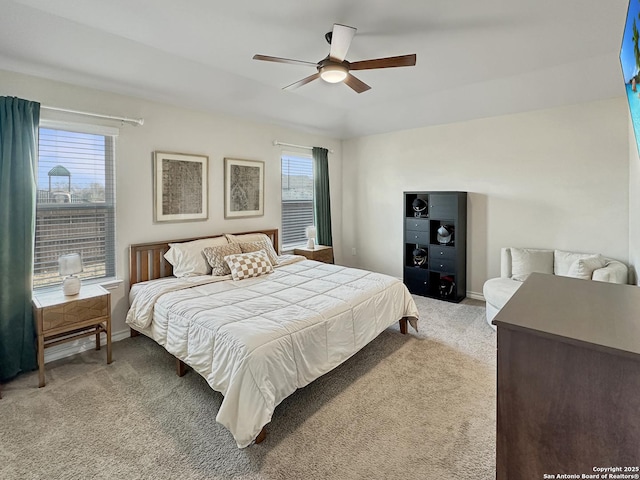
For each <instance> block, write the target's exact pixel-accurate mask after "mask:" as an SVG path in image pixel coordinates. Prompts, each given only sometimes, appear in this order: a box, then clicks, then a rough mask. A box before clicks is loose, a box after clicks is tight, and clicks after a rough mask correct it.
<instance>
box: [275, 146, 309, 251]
mask: <svg viewBox="0 0 640 480" xmlns="http://www.w3.org/2000/svg"><path fill="white" fill-rule="evenodd" d="M309 225H313V159H312V158H311V157H310V156H309V157H307V156H303V155H299V156H298V155H296V156H294V155H283V156H282V229H281V235H282V249H283V250H291V249H292V248H293V247H295V246H300V245H304V244H306V243H307V237H306V235H305V229H306V228H307V227H308V226H309Z"/></svg>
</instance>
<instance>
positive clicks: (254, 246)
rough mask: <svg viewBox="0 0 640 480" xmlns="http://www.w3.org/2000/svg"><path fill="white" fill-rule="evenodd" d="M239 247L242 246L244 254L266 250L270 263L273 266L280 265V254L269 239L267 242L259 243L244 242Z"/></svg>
mask: <svg viewBox="0 0 640 480" xmlns="http://www.w3.org/2000/svg"><path fill="white" fill-rule="evenodd" d="M237 245H240V248H241V249H242V253H250V252H257V251H259V250H264V251H265V252H266V254H267V256H268V257H269V261H270V262H271V265H277V264H278V254H277V253H276V251H275V250H274V249H273V245H271V240H268V239H267V240H259V241H257V242H243V243H238V244H237Z"/></svg>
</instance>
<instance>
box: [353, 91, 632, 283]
mask: <svg viewBox="0 0 640 480" xmlns="http://www.w3.org/2000/svg"><path fill="white" fill-rule="evenodd" d="M626 109H627V107H626V103H625V99H624V98H622V97H621V98H616V99H612V100H606V101H600V102H593V103H586V104H581V105H575V106H569V107H563V108H555V109H549V110H541V111H534V112H528V113H521V114H515V115H507V116H500V117H493V118H486V119H481V120H474V121H469V122H464V123H456V124H450V125H441V126H436V127H428V128H421V129H415V130H405V131H400V132H396V133H389V134H381V135H374V136H369V137H362V138H355V139H351V140H348V141H345V142H344V143H343V158H344V162H343V188H344V192H343V202H344V203H343V217H342V220H343V237H342V247H343V259H344V261H345V262H348V263H349V264H351V265H357V266H361V267H363V268H367V269H371V270H375V271H380V272H384V273H388V274H391V275H394V276H398V277H400V276H401V275H402V248H400V245H401V244H402V225H403V223H402V192H403V191H405V190H461V191H468V192H469V202H468V207H469V208H468V247H467V254H468V267H467V289H468V290H469V291H470V292H471V293H472V294H473V293H476V294H480V293H481V292H482V285H483V283H484V281H485V280H486V279H487V278H491V277H494V276H498V275H499V273H500V248H501V247H504V246H515V247H538V248H558V249H566V250H573V251H582V252H600V253H602V254H604V255H607V256H610V257H613V258H616V259H619V260H622V261H624V262H626V261H628V257H629V225H628V223H629V140H628V135H627V130H628V127H627V122H628V115H627V110H626ZM353 248H356V253H357V255H356V256H352V255H351V254H352V249H353Z"/></svg>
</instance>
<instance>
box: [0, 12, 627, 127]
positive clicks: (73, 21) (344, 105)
mask: <svg viewBox="0 0 640 480" xmlns="http://www.w3.org/2000/svg"><path fill="white" fill-rule="evenodd" d="M627 5H628V0H605V1H603V0H463V1H452V0H396V1H391V0H352V1H345V0H323V1H319V2H303V1H300V0H271V1H269V2H262V1H259V0H232V1H226V2H220V1H211V0H182V1H175V0H109V1H104V0H13V1H9V0H0V12H1V13H0V68H2V69H4V70H10V71H17V72H21V73H26V74H31V75H36V76H41V77H45V78H50V79H53V80H59V81H65V82H69V83H72V84H76V85H81V86H86V87H92V88H98V89H101V90H107V91H111V92H116V93H120V94H125V95H132V96H136V97H141V98H145V99H149V100H154V101H161V102H167V103H171V104H176V105H182V106H186V107H189V108H196V109H199V110H207V111H215V112H223V113H229V114H233V115H237V116H239V117H242V118H247V119H252V120H256V121H261V122H269V123H275V124H279V125H284V126H289V127H293V128H296V129H302V130H307V131H312V132H316V133H321V134H324V135H328V136H332V137H336V138H350V137H354V136H362V135H368V134H373V133H381V132H389V131H395V130H402V129H408V128H415V127H421V126H426V125H434V124H442V123H449V122H455V121H461V120H467V119H472V118H479V117H486V116H492V115H500V114H506V113H513V112H518V111H526V110H532V109H539V108H546V107H553V106H559V105H564V104H571V103H579V102H584V101H590V100H598V99H604V98H611V97H615V96H622V95H624V87H623V82H622V75H621V72H620V66H619V60H618V55H619V50H620V44H621V39H622V31H623V28H624V21H625V16H626V12H627ZM334 23H342V24H345V25H350V26H354V27H356V28H357V29H358V31H357V33H356V36H355V37H354V39H353V42H352V44H351V48H350V50H349V52H348V54H347V59H348V60H349V61H352V62H353V61H358V60H366V59H370V58H379V57H386V56H394V55H404V54H409V53H416V54H417V65H416V66H415V67H404V68H395V69H383V70H368V71H359V72H356V76H358V77H359V78H360V79H361V80H363V81H364V82H366V83H368V84H369V85H370V86H371V87H372V88H371V90H369V91H367V92H364V93H362V94H356V93H355V92H353V91H352V90H351V89H350V88H348V87H347V86H346V85H343V84H334V85H330V84H327V83H325V82H323V81H321V80H316V81H314V82H312V83H310V84H308V85H306V86H303V87H300V88H298V89H295V90H286V91H283V90H282V87H283V86H285V85H288V84H290V83H293V82H294V81H296V80H299V79H302V78H304V77H306V76H308V75H311V74H312V73H315V69H314V68H313V67H306V66H298V65H288V64H278V63H271V62H260V61H255V60H252V56H253V55H254V54H256V53H261V54H265V55H273V56H280V57H286V58H292V59H298V60H305V61H312V62H316V61H318V60H320V59H322V58H324V57H325V56H326V55H327V53H328V51H329V45H328V44H327V43H326V41H325V40H324V34H325V33H326V32H328V31H330V30H331V28H332V26H333V24H334ZM1 88H2V86H1V85H0V93H2V92H1ZM122 114H123V115H129V114H131V112H122Z"/></svg>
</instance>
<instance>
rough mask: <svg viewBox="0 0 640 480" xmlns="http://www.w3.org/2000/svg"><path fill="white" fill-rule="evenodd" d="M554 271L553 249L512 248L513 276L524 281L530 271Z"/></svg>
mask: <svg viewBox="0 0 640 480" xmlns="http://www.w3.org/2000/svg"><path fill="white" fill-rule="evenodd" d="M533 272H540V273H551V274H552V273H553V250H536V249H533V248H512V249H511V278H512V279H514V280H517V281H519V282H524V281H525V280H526V279H527V277H528V276H529V274H530V273H533Z"/></svg>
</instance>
